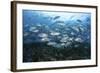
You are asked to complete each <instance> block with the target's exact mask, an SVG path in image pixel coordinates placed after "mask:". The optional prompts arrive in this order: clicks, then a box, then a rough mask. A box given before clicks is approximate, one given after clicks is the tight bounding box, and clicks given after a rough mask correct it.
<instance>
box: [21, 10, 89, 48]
mask: <svg viewBox="0 0 100 73" xmlns="http://www.w3.org/2000/svg"><path fill="white" fill-rule="evenodd" d="M90 41H91V13H86V12H67V11H62V12H61V11H45V10H23V43H24V44H33V43H35V44H37V43H38V45H39V44H42V46H44V45H43V43H45V46H50V48H51V47H53V48H57V49H62V48H64V49H65V48H66V49H67V48H71V47H73V48H77V47H80V44H81V45H82V44H83V45H84V44H85V43H88V45H85V46H84V47H83V49H84V48H89V49H90V45H91V44H90ZM33 47H34V46H33ZM24 48H26V47H24ZM40 48H41V47H40Z"/></svg>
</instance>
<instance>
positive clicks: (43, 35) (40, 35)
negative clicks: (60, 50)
mask: <svg viewBox="0 0 100 73" xmlns="http://www.w3.org/2000/svg"><path fill="white" fill-rule="evenodd" d="M38 36H39V37H48V34H46V33H40V34H39V35H38Z"/></svg>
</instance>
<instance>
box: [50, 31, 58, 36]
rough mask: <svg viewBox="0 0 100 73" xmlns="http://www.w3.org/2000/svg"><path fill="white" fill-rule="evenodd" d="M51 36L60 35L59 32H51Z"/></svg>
mask: <svg viewBox="0 0 100 73" xmlns="http://www.w3.org/2000/svg"><path fill="white" fill-rule="evenodd" d="M50 34H51V35H52V36H57V35H60V33H59V32H51V33H50Z"/></svg>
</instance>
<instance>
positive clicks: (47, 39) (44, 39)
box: [41, 37, 50, 42]
mask: <svg viewBox="0 0 100 73" xmlns="http://www.w3.org/2000/svg"><path fill="white" fill-rule="evenodd" d="M41 41H42V42H46V41H47V42H48V41H50V39H49V38H47V37H46V38H42V39H41Z"/></svg>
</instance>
